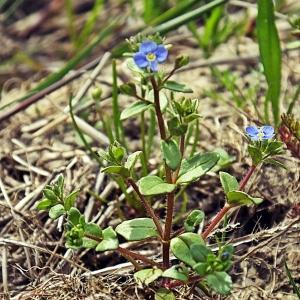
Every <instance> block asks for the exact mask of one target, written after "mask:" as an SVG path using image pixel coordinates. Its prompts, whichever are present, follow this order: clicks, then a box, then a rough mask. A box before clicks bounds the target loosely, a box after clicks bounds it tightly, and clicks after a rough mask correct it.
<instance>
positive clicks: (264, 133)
mask: <svg viewBox="0 0 300 300" xmlns="http://www.w3.org/2000/svg"><path fill="white" fill-rule="evenodd" d="M246 133H247V135H248V136H249V137H250V139H251V140H252V141H262V140H268V139H271V138H272V137H273V136H274V128H273V127H272V126H269V125H266V126H262V127H256V126H248V127H246Z"/></svg>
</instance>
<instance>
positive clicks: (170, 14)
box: [149, 0, 201, 26]
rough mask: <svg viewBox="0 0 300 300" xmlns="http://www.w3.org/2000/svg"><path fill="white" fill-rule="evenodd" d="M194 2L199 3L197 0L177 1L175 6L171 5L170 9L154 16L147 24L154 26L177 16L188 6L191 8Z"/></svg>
mask: <svg viewBox="0 0 300 300" xmlns="http://www.w3.org/2000/svg"><path fill="white" fill-rule="evenodd" d="M200 2H201V1H200ZM196 3H199V0H186V1H178V3H177V5H176V6H173V7H171V8H170V9H168V10H167V11H165V12H164V13H162V14H161V15H160V16H158V17H156V18H155V19H154V20H152V21H151V22H150V24H149V25H152V26H156V25H159V24H162V23H164V22H166V21H169V20H170V19H173V18H175V17H178V16H180V15H182V14H184V13H185V12H186V11H187V10H188V9H189V8H191V7H192V6H193V5H195V4H196Z"/></svg>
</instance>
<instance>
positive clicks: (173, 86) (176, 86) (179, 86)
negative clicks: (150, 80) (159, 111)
mask: <svg viewBox="0 0 300 300" xmlns="http://www.w3.org/2000/svg"><path fill="white" fill-rule="evenodd" d="M163 87H164V88H165V89H168V90H171V91H174V92H181V93H193V92H194V91H193V90H192V89H191V88H189V87H188V86H186V85H185V84H183V83H179V82H176V81H173V80H168V81H167V82H166V83H165V84H164V86H163Z"/></svg>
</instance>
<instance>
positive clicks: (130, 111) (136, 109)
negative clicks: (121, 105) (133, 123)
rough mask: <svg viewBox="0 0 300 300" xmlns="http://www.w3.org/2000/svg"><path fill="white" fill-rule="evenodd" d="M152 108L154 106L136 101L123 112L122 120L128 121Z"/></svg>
mask: <svg viewBox="0 0 300 300" xmlns="http://www.w3.org/2000/svg"><path fill="white" fill-rule="evenodd" d="M152 106H153V105H152V104H150V103H147V102H144V101H136V102H134V103H132V104H131V105H130V106H128V107H127V108H125V109H124V110H123V111H122V113H121V116H120V120H126V119H128V118H131V117H133V116H135V115H138V114H140V113H142V112H143V111H145V110H147V109H149V108H150V107H152Z"/></svg>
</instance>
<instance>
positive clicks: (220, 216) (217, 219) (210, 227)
mask: <svg viewBox="0 0 300 300" xmlns="http://www.w3.org/2000/svg"><path fill="white" fill-rule="evenodd" d="M231 207H232V206H230V205H228V204H227V203H226V204H225V205H224V207H223V208H222V209H221V210H220V211H219V212H218V213H217V215H216V216H215V217H214V218H213V220H212V221H211V222H210V224H209V225H208V226H207V227H206V229H205V231H204V232H203V233H202V235H201V236H202V238H203V239H204V240H205V239H206V238H207V237H208V235H209V234H210V233H211V232H212V231H213V229H214V228H215V227H216V226H217V225H218V224H219V222H220V221H221V220H222V219H223V217H224V215H225V214H226V213H227V212H228V211H229V209H230V208H231Z"/></svg>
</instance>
